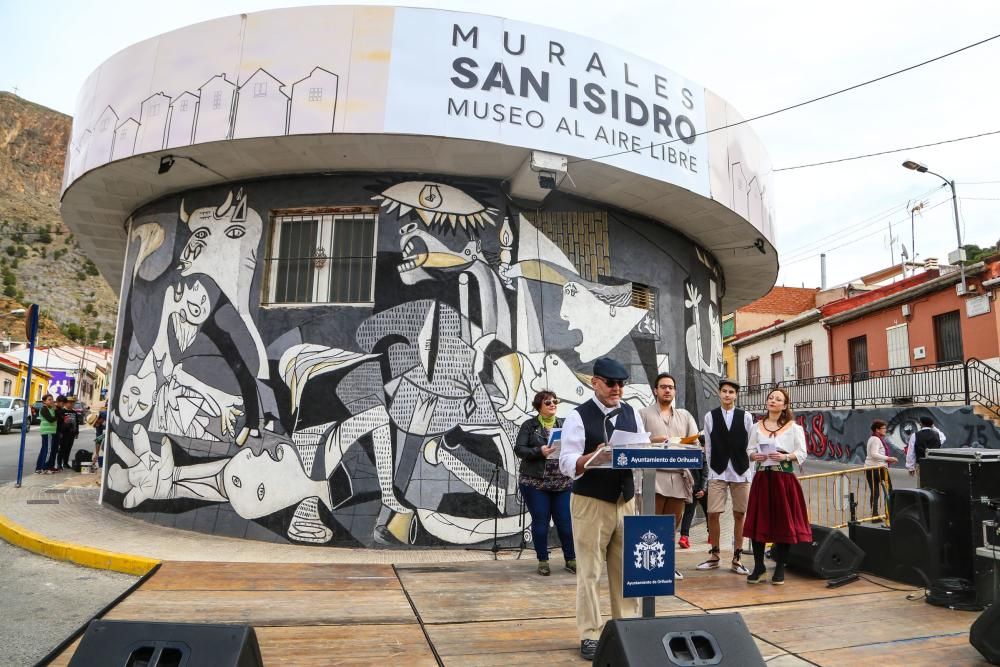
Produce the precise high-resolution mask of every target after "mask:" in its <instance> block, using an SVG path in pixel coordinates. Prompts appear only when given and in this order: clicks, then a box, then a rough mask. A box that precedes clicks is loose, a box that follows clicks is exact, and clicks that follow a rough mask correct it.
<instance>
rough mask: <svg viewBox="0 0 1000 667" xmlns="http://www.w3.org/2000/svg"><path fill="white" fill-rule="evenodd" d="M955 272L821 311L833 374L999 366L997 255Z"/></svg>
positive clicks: (933, 273) (911, 281)
mask: <svg viewBox="0 0 1000 667" xmlns="http://www.w3.org/2000/svg"><path fill="white" fill-rule="evenodd" d="M966 283H967V290H966V293H965V294H961V291H962V289H961V276H960V274H959V272H958V271H956V270H954V269H953V270H951V271H948V272H945V273H942V272H939V271H937V270H932V271H926V272H924V273H921V274H918V275H915V276H912V277H910V278H907V279H905V280H902V281H899V282H897V283H893V284H891V285H886V286H885V287H881V288H878V289H875V290H872V291H870V292H866V293H864V294H860V295H857V296H854V297H851V298H847V299H842V300H839V301H835V302H833V303H830V304H827V305H825V306H822V307H821V312H822V316H823V323H824V324H825V325H826V326H827V328H828V329H829V332H830V356H831V360H830V361H831V363H830V368H831V373H833V374H841V373H864V372H867V371H868V370H875V369H885V368H903V367H909V366H920V365H924V364H939V363H947V362H956V361H958V362H960V361H964V360H966V359H969V358H970V357H975V358H977V359H980V360H983V361H987V362H1000V313H998V312H997V307H996V293H997V291H998V289H1000V255H997V256H993V257H990V258H987V259H986V260H985V261H984V262H980V263H978V264H974V265H972V266H969V267H967V269H966Z"/></svg>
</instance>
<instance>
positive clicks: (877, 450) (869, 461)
mask: <svg viewBox="0 0 1000 667" xmlns="http://www.w3.org/2000/svg"><path fill="white" fill-rule="evenodd" d="M886 426H888V424H886V423H885V422H884V421H882V420H881V419H876V420H875V421H873V422H872V435H871V437H870V438H868V443H867V445H866V450H867V456H866V457H865V468H867V470H865V479H866V480H868V490H869V491H870V492H871V501H872V517H876V516H878V498H879V494H880V491H881V490H882V479H883V478H885V483H886V485H887V488H886V490H885V503H886V509H887V510H888V507H889V493H890V492H891V491H892V480H891V479H890V477H889V466H890V465H892V464H893V463H895V462H896V461H897V459H896V457H895V456H893V455H892V449H891V448H890V447H889V442H888V441H887V440H886V439H885V429H886ZM873 520H874V518H873Z"/></svg>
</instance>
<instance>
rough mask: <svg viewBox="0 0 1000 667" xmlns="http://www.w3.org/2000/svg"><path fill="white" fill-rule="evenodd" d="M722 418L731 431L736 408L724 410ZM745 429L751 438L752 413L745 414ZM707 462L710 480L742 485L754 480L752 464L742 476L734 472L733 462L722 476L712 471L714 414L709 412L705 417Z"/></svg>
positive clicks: (745, 412)
mask: <svg viewBox="0 0 1000 667" xmlns="http://www.w3.org/2000/svg"><path fill="white" fill-rule="evenodd" d="M720 409H721V410H722V418H723V419H724V420H725V421H726V428H729V429H731V428H732V427H733V415H735V414H736V408H733V409H732V410H725V409H722V408H720ZM743 427H744V428H745V429H746V430H747V436H748V437H749V435H750V432H751V431H752V430H753V417H752V416H750V413H749V412H747V411H745V410H744V412H743ZM705 460H706V461H708V479H710V480H712V479H721V480H722V481H724V482H730V483H741V482H749V481H751V480H752V479H753V465H752V464H751V465H750V467H749V468H747V471H746V472H745V473H743V474H742V475H740V474H737V472H736V471H735V470H733V463H732V461H730V462H729V465H728V466H726V469H725V471H723V473H722V474H721V475H720V474H719V473H717V472H715V471H714V470H712V413H711V412H709V413H708V414H706V415H705Z"/></svg>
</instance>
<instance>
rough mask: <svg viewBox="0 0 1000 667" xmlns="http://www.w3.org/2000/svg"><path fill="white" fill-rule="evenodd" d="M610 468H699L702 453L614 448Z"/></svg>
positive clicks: (663, 449) (661, 448)
mask: <svg viewBox="0 0 1000 667" xmlns="http://www.w3.org/2000/svg"><path fill="white" fill-rule="evenodd" d="M613 452H614V453H613V454H612V456H611V467H612V468H619V469H624V468H701V467H702V464H703V459H704V456H705V454H704V452H703V451H702V450H701V449H700V448H699V449H682V448H679V447H678V448H673V447H666V448H664V447H615V448H614V450H613Z"/></svg>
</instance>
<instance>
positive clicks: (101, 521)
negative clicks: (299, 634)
mask: <svg viewBox="0 0 1000 667" xmlns="http://www.w3.org/2000/svg"><path fill="white" fill-rule="evenodd" d="M97 481H98V475H97V474H83V475H81V474H76V473H72V472H70V473H60V474H56V475H34V474H31V475H27V476H25V478H24V480H23V482H22V484H23V485H22V487H21V488H20V489H18V488H15V487H14V485H13V484H4V485H0V524H2V523H7V524H10V523H11V522H13V524H16V525H15V526H13V530H16V531H18V532H21V533H23V532H25V531H30V532H33V533H37V534H38V535H39V536H40V537H42V538H44V539H47V540H51V541H54V542H61V543H68V545H67V546H68V547H70V548H71V549H70V551H72V547H76V549H77V551H79V552H84V551H87V550H91V551H92V550H95V549H96V550H101V551H106V552H112V553H113V554H120V555H122V556H123V557H126V558H127V557H140V558H148V559H153V560H156V561H167V560H174V561H215V562H255V563H367V564H396V563H399V564H402V563H444V562H467V561H485V560H493V554H491V553H490V552H486V551H468V550H465V549H459V548H452V549H353V548H338V547H305V546H296V545H290V544H274V543H270V542H259V541H255V540H242V539H235V538H231V537H218V536H214V535H208V534H204V533H195V532H191V531H186V530H178V529H176V528H167V527H164V526H159V525H155V524H152V523H148V522H146V521H143V520H141V519H137V518H133V517H131V516H129V515H128V514H125V513H123V512H120V511H118V510H116V509H112V508H110V507H106V506H102V505H98V503H97V499H98V494H99V491H100V488H99V487H98V485H97ZM5 519H6V522H5V521H4V520H5ZM731 541H732V517H731V515H723V522H722V539H721V543H722V545H723V549H722V552H723V554H722V555H723V558H725V557H726V556H727V555H728V554H729V553H730V550H729V549H728V548H727V547H726V545H728V544H729V543H730V542H731ZM691 542H692V548H691V549H690V550H686V551H683V550H680V549H678V550H677V557H678V558H677V561H678V565H679V566H680V567H682V568H687V567H689V566H690V567H692V568H693V567H694V565H695V564H697V563H699V562H701V561H702V560H704V557H705V552H706V551H707V548H708V547H707V545H706V544H705V542H706V540H705V528H704V524H703V523H702V524H700V525H697V526H694V527H693V530H692V535H691ZM33 550H34V549H33ZM46 555H52V554H46ZM70 555H72V553H70ZM516 555H517V554H516V552H513V553H512V552H503V553H501V554H500V555H499V557H500V559H501V560H509V559H512V558H515V557H516ZM522 559H527V560H529V561H531V560H533V559H534V553H533V552H532V550H531V549H530V547H529V548H528V549H526V550H525V551H524V554H523V555H522ZM70 560H73V559H72V558H70ZM688 561H691V564H690V565H689V564H688ZM75 562H80V561H79V560H76V561H75ZM84 564H88V565H90V566H92V567H100V565H99V564H96V563H84ZM110 569H116V568H110Z"/></svg>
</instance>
